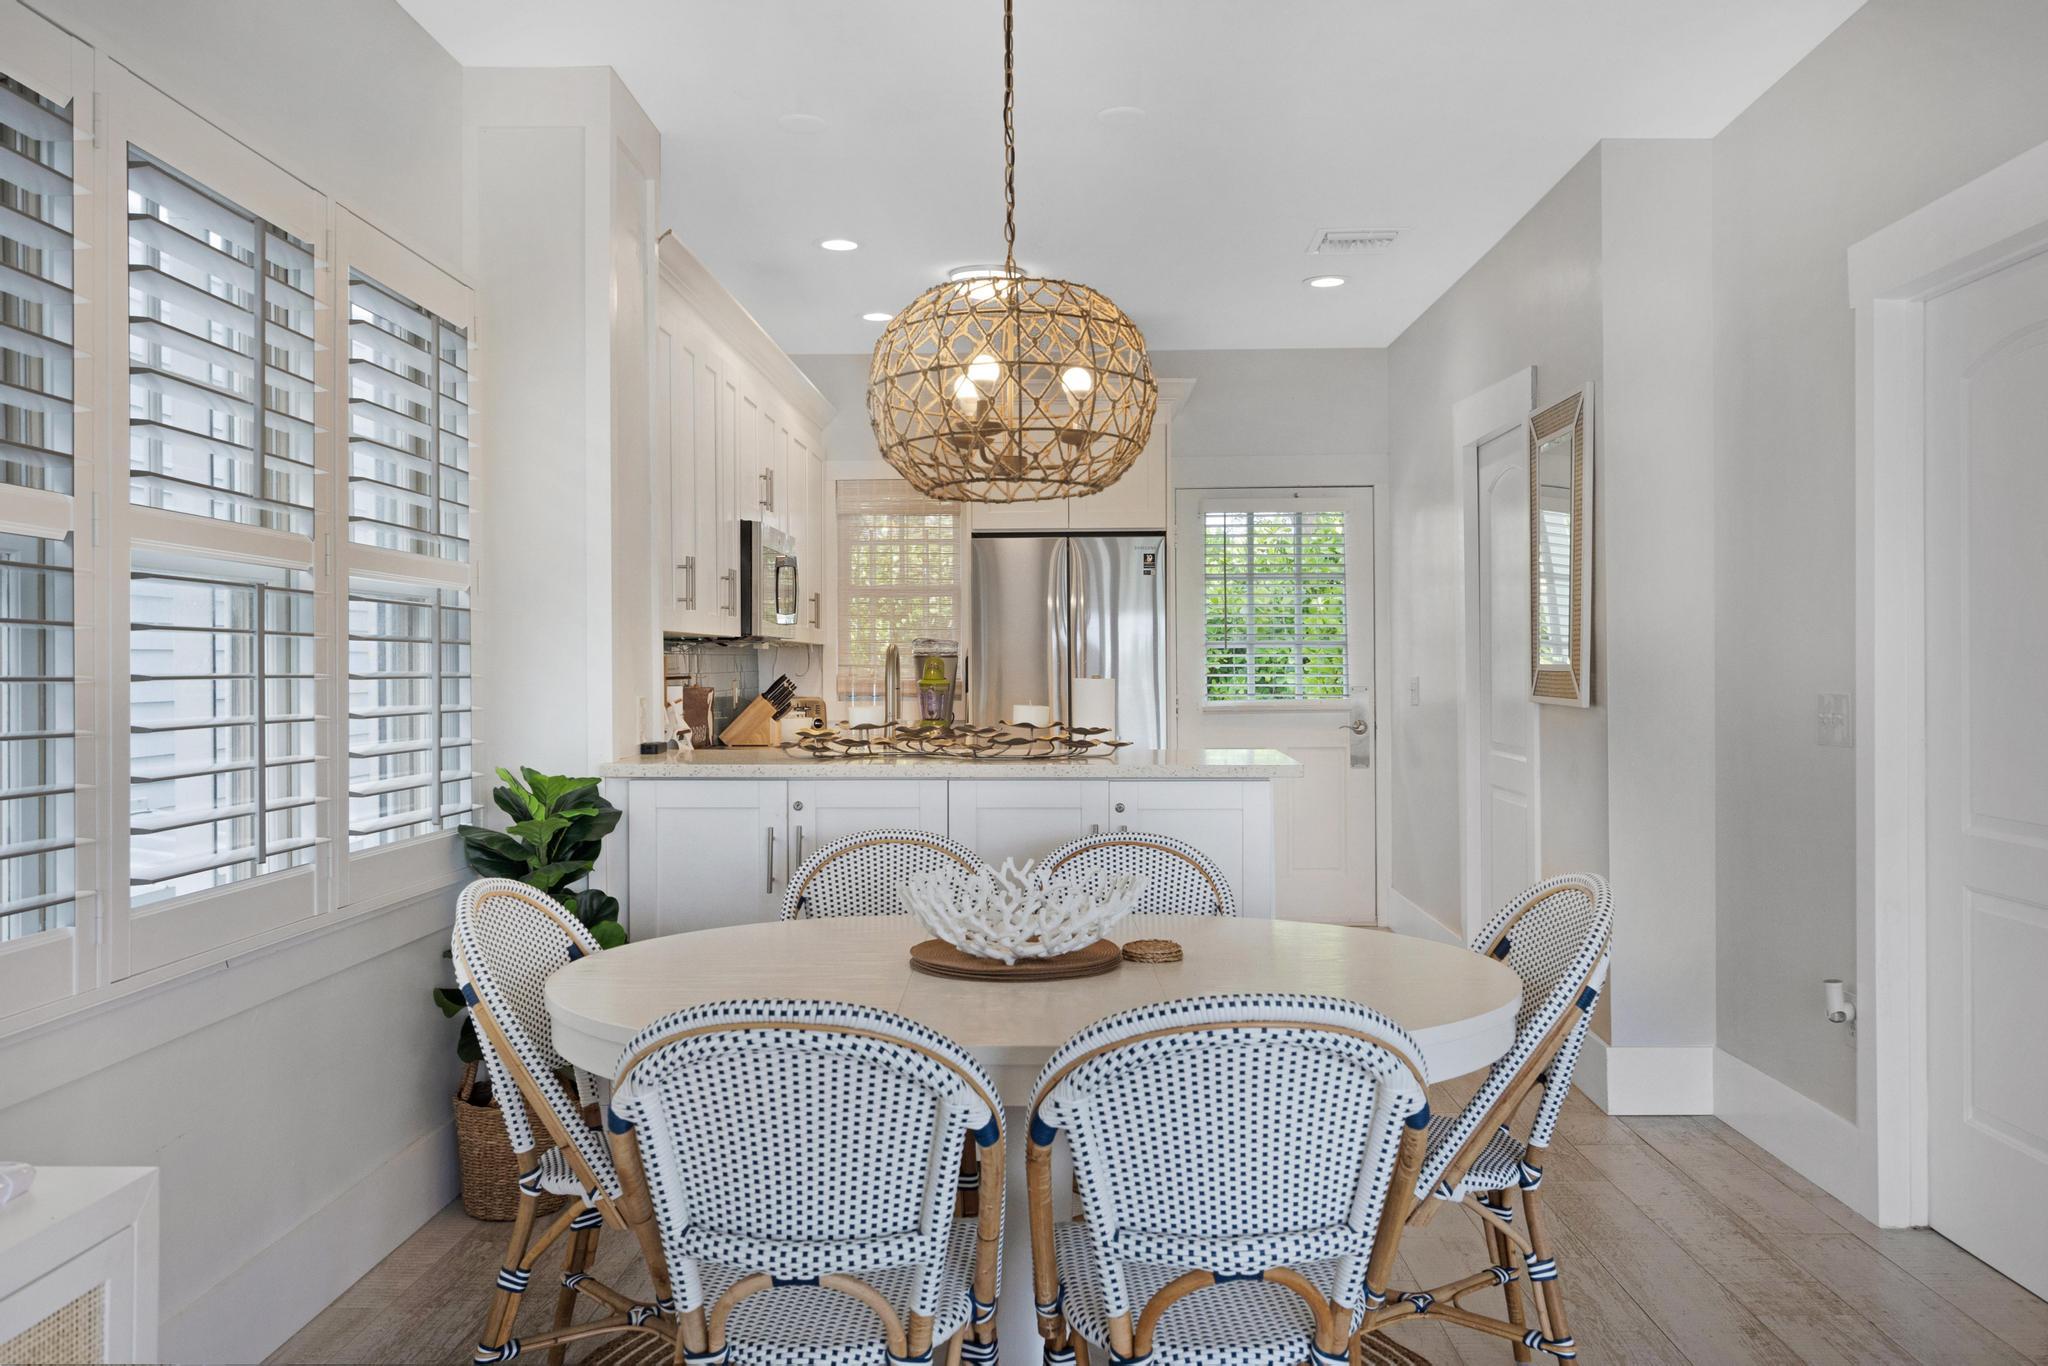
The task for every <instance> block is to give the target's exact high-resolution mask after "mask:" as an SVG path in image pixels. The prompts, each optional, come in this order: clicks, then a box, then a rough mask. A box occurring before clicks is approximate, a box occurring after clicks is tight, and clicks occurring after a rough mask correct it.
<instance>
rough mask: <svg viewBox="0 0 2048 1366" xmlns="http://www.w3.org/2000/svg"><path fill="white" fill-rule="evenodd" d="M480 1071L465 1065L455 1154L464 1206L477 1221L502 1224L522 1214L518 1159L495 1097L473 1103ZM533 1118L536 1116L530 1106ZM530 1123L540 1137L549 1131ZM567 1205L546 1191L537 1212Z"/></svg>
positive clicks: (458, 1092) (564, 1199)
mask: <svg viewBox="0 0 2048 1366" xmlns="http://www.w3.org/2000/svg"><path fill="white" fill-rule="evenodd" d="M476 1072H477V1068H476V1064H475V1063H470V1064H469V1065H468V1066H466V1067H464V1068H463V1069H462V1084H461V1085H460V1086H458V1087H457V1088H456V1089H455V1155H456V1159H457V1161H458V1162H459V1163H460V1165H461V1169H462V1208H463V1211H464V1212H465V1213H467V1214H468V1215H469V1217H470V1218H472V1219H488V1220H490V1221H492V1222H493V1223H501V1224H502V1223H507V1222H509V1221H510V1220H512V1219H513V1218H515V1217H516V1216H517V1215H518V1213H519V1199H520V1196H519V1156H518V1154H517V1153H514V1152H513V1151H512V1140H511V1139H509V1138H507V1137H506V1136H505V1117H504V1116H503V1115H501V1114H499V1113H498V1105H497V1100H496V1098H495V1097H493V1099H492V1103H491V1104H489V1105H478V1104H476V1103H475V1102H474V1101H472V1100H471V1099H470V1097H471V1096H472V1095H474V1094H475V1092H476ZM520 1104H522V1105H524V1104H525V1101H524V1100H523V1099H522V1100H521V1101H520ZM528 1115H529V1116H530V1117H531V1116H532V1109H531V1107H528ZM530 1122H531V1123H532V1125H533V1132H534V1134H535V1135H536V1136H539V1135H544V1134H545V1133H546V1132H547V1130H546V1129H545V1128H544V1127H542V1125H541V1122H540V1120H539V1119H538V1118H537V1117H533V1118H531V1119H530ZM568 1203H569V1198H568V1197H567V1196H565V1195H556V1194H554V1193H553V1192H551V1191H543V1192H542V1193H541V1196H540V1201H539V1208H537V1209H536V1210H535V1211H534V1214H535V1215H536V1216H542V1215H549V1214H553V1213H554V1212H555V1211H556V1210H558V1209H560V1208H562V1206H564V1205H566V1204H568Z"/></svg>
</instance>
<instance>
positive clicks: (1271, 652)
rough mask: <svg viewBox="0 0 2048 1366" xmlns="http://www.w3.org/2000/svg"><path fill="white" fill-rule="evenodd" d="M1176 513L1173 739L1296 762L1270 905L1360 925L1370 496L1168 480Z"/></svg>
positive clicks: (1367, 828) (1364, 900) (1283, 806)
mask: <svg viewBox="0 0 2048 1366" xmlns="http://www.w3.org/2000/svg"><path fill="white" fill-rule="evenodd" d="M1174 515H1175V522H1176V524H1177V544H1178V549H1177V550H1176V551H1175V553H1174V554H1173V555H1172V556H1171V557H1170V559H1171V562H1172V563H1173V565H1174V609H1175V610H1174V620H1175V626H1174V637H1175V648H1174V657H1175V660H1176V664H1175V671H1176V673H1177V674H1178V678H1177V679H1176V684H1177V686H1176V688H1175V708H1176V734H1177V736H1178V743H1179V744H1180V746H1181V747H1182V748H1187V749H1245V748H1250V749H1277V750H1282V751H1284V752H1286V753H1287V754H1289V755H1292V756H1293V757H1294V758H1295V759H1296V760H1298V761H1299V762H1300V763H1301V765H1302V772H1301V775H1300V776H1299V777H1296V778H1289V779H1284V780H1282V781H1279V782H1276V783H1275V784H1274V785H1273V787H1274V795H1273V805H1274V823H1275V825H1276V826H1277V828H1278V830H1277V840H1276V845H1275V849H1274V867H1275V873H1276V887H1277V894H1276V905H1275V908H1274V913H1275V914H1276V915H1277V916H1279V917H1280V918H1282V919H1289V920H1326V921H1337V922H1340V923H1346V924H1373V923H1375V922H1376V921H1377V919H1378V904H1377V883H1376V876H1377V862H1376V860H1377V857H1378V851H1377V848H1376V844H1375V840H1376V827H1375V824H1374V818H1373V817H1374V793H1373V780H1374V774H1373V770H1372V765H1373V763H1374V762H1375V760H1376V756H1375V754H1374V750H1375V748H1376V745H1377V740H1378V736H1377V734H1376V722H1375V718H1374V711H1373V697H1372V680H1373V521H1372V518H1373V510H1372V490H1371V489H1369V488H1331V489H1302V490H1299V491H1296V492H1292V493H1290V492H1288V491H1286V490H1280V489H1182V490H1181V491H1180V492H1179V494H1178V495H1177V497H1176V500H1175V514H1174Z"/></svg>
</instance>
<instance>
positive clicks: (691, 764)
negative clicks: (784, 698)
mask: <svg viewBox="0 0 2048 1366" xmlns="http://www.w3.org/2000/svg"><path fill="white" fill-rule="evenodd" d="M597 772H598V776H599V777H601V778H614V779H616V778H770V779H778V778H789V777H794V776H799V775H800V776H802V777H805V778H1219V779H1231V778H1235V779H1238V780H1245V779H1252V780H1265V779H1271V778H1293V777H1297V776H1299V775H1300V773H1301V765H1300V764H1299V763H1297V762H1296V761H1295V760H1293V759H1291V758H1289V757H1288V756H1287V755H1285V754H1282V753H1281V752H1280V751H1279V750H1277V749H1121V750H1118V751H1117V752H1116V753H1115V754H1114V755H1111V756H1108V757H1105V758H1099V759H927V758H919V757H916V756H912V755H888V756H880V757H875V758H861V759H815V758H812V757H811V756H810V755H807V754H792V753H789V752H788V751H786V750H782V749H778V748H776V747H774V746H772V745H771V746H764V747H748V748H741V749H699V750H692V751H691V752H690V753H688V754H681V753H678V752H676V751H675V750H670V751H669V752H668V753H666V754H634V755H629V756H627V757H626V758H623V759H619V760H616V761H614V762H612V763H609V764H600V765H599V766H598V770H597Z"/></svg>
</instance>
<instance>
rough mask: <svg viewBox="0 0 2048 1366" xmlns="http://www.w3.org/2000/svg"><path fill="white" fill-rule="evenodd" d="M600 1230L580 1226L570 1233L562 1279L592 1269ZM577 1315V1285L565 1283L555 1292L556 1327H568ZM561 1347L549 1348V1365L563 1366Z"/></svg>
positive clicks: (558, 1328) (559, 1328) (557, 1328)
mask: <svg viewBox="0 0 2048 1366" xmlns="http://www.w3.org/2000/svg"><path fill="white" fill-rule="evenodd" d="M599 1231H600V1230H598V1229H594V1228H579V1229H577V1230H576V1231H575V1232H574V1233H571V1234H570V1235H569V1255H568V1257H567V1259H566V1260H564V1261H563V1263H562V1279H563V1280H565V1281H566V1280H568V1278H569V1277H571V1276H578V1275H582V1274H583V1273H585V1272H587V1271H589V1270H590V1263H591V1260H592V1259H593V1258H594V1257H595V1256H596V1255H597V1235H598V1233H599ZM575 1316H576V1287H575V1286H573V1285H564V1286H563V1287H562V1288H561V1289H560V1290H559V1291H557V1292H556V1294H555V1328H556V1330H557V1331H559V1330H561V1329H563V1328H567V1327H568V1326H569V1321H570V1320H571V1319H572V1318H574V1317H575ZM562 1352H563V1348H561V1347H551V1348H549V1349H548V1366H562Z"/></svg>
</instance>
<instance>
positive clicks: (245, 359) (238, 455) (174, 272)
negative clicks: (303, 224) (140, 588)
mask: <svg viewBox="0 0 2048 1366" xmlns="http://www.w3.org/2000/svg"><path fill="white" fill-rule="evenodd" d="M312 289H313V249H312V246H311V244H309V243H307V242H303V241H301V240H299V239H298V238H296V237H293V236H292V235H291V234H289V233H287V232H285V231H283V230H282V229H280V228H277V227H274V226H272V225H270V224H268V223H265V222H264V221H263V220H262V219H260V218H258V217H257V216H255V215H254V214H251V213H249V212H247V211H246V210H244V209H241V208H239V207H237V206H236V205H235V204H233V203H231V202H230V201H229V200H227V199H225V198H223V197H221V196H219V195H216V194H214V193H212V192H211V191H209V190H207V189H205V188H203V187H202V186H200V185H199V184H197V183H196V182H194V181H192V180H189V179H187V178H185V177H184V176H182V175H180V174H179V173H178V172H177V171H175V170H173V169H172V168H171V167H169V166H168V165H166V164H164V163H163V162H160V161H158V160H156V159H154V158H153V157H151V156H150V155H149V154H148V153H147V152H144V151H141V150H139V149H137V148H135V147H132V146H131V147H130V148H129V149H128V312H129V325H128V377H129V378H128V408H129V422H128V430H129V451H128V464H129V471H130V478H129V500H130V501H131V502H134V503H138V504H143V505H145V506H149V507H159V508H166V509H169V510H171V511H173V512H180V513H185V514H188V515H191V516H197V517H210V518H214V519H216V520H220V521H229V522H237V523H241V524H244V525H249V526H261V527H267V528H271V529H275V530H280V531H288V532H292V533H294V534H297V535H301V536H311V535H312V533H313V482H314V480H313V395H314V380H313V375H314V369H313V365H314V343H313V328H314V303H313V294H312Z"/></svg>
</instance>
